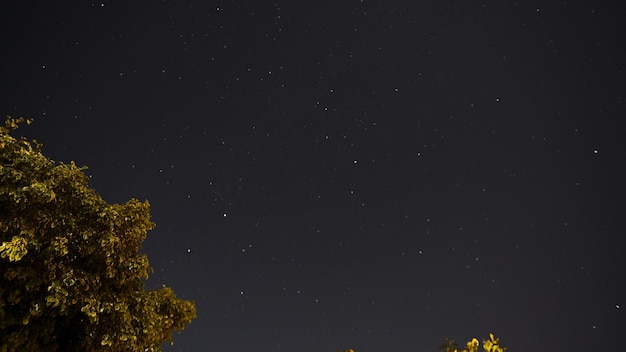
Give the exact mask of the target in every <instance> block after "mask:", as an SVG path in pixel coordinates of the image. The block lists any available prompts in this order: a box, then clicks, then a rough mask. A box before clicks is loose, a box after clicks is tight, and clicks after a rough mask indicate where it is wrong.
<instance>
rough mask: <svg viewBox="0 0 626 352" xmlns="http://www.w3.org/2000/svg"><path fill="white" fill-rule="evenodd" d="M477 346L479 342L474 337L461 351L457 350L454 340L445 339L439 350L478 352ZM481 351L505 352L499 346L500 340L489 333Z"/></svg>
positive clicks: (504, 348)
mask: <svg viewBox="0 0 626 352" xmlns="http://www.w3.org/2000/svg"><path fill="white" fill-rule="evenodd" d="M479 346H480V342H479V341H478V339H477V338H475V337H474V338H473V339H471V340H470V341H468V342H467V343H466V344H465V348H464V349H462V350H459V345H458V344H457V343H455V342H454V340H451V339H445V342H444V343H443V344H442V345H441V346H439V349H440V350H442V351H444V352H478V349H479ZM483 350H484V351H485V352H505V351H506V350H507V348H506V347H502V346H500V339H499V338H496V337H495V336H494V335H493V334H492V333H490V334H489V338H488V339H484V340H483Z"/></svg>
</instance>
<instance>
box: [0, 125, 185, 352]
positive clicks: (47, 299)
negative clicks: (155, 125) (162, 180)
mask: <svg viewBox="0 0 626 352" xmlns="http://www.w3.org/2000/svg"><path fill="white" fill-rule="evenodd" d="M23 122H26V123H30V121H26V120H24V119H21V118H20V119H13V118H10V117H7V120H6V122H5V125H4V126H0V162H1V163H0V351H2V352H5V351H7V352H8V351H160V350H161V348H160V346H161V343H162V342H163V341H172V331H173V330H177V331H181V330H182V329H183V328H184V326H185V324H188V323H190V322H191V320H192V319H193V318H195V316H196V310H195V305H194V303H193V302H191V301H185V300H181V299H178V298H177V297H176V296H175V295H174V292H173V291H172V290H171V289H170V288H167V287H165V286H163V288H161V289H159V290H155V291H146V290H145V288H144V285H143V281H142V279H144V278H147V277H148V272H150V271H152V268H151V267H150V265H149V263H148V259H147V257H146V255H144V254H141V253H139V250H140V248H141V244H142V242H143V240H144V239H145V237H146V233H147V232H148V231H149V230H151V229H152V228H153V227H154V224H153V223H152V222H151V221H150V206H149V204H148V202H147V201H144V202H140V201H138V200H136V199H131V200H129V201H128V202H127V203H125V204H113V205H109V204H107V203H106V202H105V201H104V200H103V199H102V198H101V197H100V195H99V194H98V193H96V191H94V190H93V189H92V188H90V187H89V186H88V179H87V176H86V175H85V174H84V172H83V170H84V168H80V167H77V166H76V165H75V164H74V163H73V162H72V163H70V164H64V163H55V162H53V161H52V160H50V159H48V158H47V157H46V156H44V155H43V154H42V153H41V148H40V145H39V144H37V142H36V141H28V140H26V139H24V138H21V139H16V138H14V137H13V136H12V135H11V132H12V131H13V130H15V129H16V128H18V126H19V124H20V123H23Z"/></svg>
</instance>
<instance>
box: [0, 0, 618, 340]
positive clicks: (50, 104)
mask: <svg viewBox="0 0 626 352" xmlns="http://www.w3.org/2000/svg"><path fill="white" fill-rule="evenodd" d="M42 3H43V2H39V1H19V2H17V1H15V2H11V3H10V4H7V3H4V2H3V4H2V5H0V29H1V32H0V37H1V38H2V39H1V40H2V50H1V52H0V82H1V83H2V88H1V92H0V93H1V94H0V110H1V112H2V114H5V115H7V114H9V115H13V116H15V117H17V116H25V117H34V118H36V123H35V125H34V126H31V127H28V128H25V129H23V130H21V131H23V132H22V133H25V134H27V135H28V136H29V137H31V138H35V139H38V140H40V141H41V142H43V143H44V152H45V153H46V154H47V155H48V156H49V157H51V158H52V159H54V160H57V161H64V162H69V161H71V160H75V161H76V162H77V163H78V164H80V165H87V166H89V170H88V173H89V174H90V175H92V179H91V184H92V186H93V187H94V188H95V189H96V190H97V191H98V192H100V193H101V194H102V195H103V197H104V198H105V200H107V201H108V202H111V203H118V202H125V201H126V200H128V199H130V198H133V197H135V198H139V199H141V200H143V199H148V200H149V201H150V202H151V204H152V215H153V220H154V221H155V222H156V224H157V228H156V229H155V230H153V231H152V232H150V233H149V234H148V238H147V240H146V242H145V244H144V250H145V252H146V253H147V254H148V256H149V258H150V262H151V264H152V266H153V267H154V268H155V273H154V274H153V275H152V276H151V277H150V279H149V280H148V282H147V286H148V287H150V288H154V287H159V286H160V285H161V284H163V283H165V284H167V285H168V286H171V287H173V288H174V290H175V291H176V292H177V294H178V295H179V296H180V297H182V298H185V299H192V300H194V301H195V302H196V304H197V308H198V318H197V319H196V320H195V321H194V322H193V323H192V324H191V325H189V326H188V327H187V329H186V330H185V331H184V332H183V333H182V334H181V335H175V345H174V346H173V347H169V346H167V347H166V348H165V350H166V351H224V352H229V351H249V350H254V351H259V352H270V351H271V352H276V351H294V350H297V351H302V352H320V351H336V350H337V349H338V348H354V349H355V350H356V351H357V352H368V351H369V352H388V351H397V350H403V351H436V350H437V346H438V345H439V344H440V343H441V342H442V340H443V338H444V337H452V338H456V339H458V340H461V342H464V341H467V340H468V339H470V338H471V337H473V336H478V337H484V336H486V335H487V334H488V333H489V332H491V331H492V332H494V333H495V334H496V335H497V336H500V337H501V338H502V340H503V342H504V343H505V345H508V346H509V347H510V350H511V351H531V350H536V351H550V350H552V351H599V350H603V349H604V350H607V349H609V348H611V349H615V347H617V346H623V345H624V341H623V332H624V331H625V329H626V284H625V281H626V280H625V279H626V259H625V257H624V256H625V255H626V250H625V245H626V240H625V237H624V236H625V234H626V224H625V223H624V216H625V214H626V205H625V202H624V196H625V195H626V168H625V167H624V160H626V138H625V136H626V128H625V125H626V124H625V123H624V118H626V106H625V101H624V97H625V93H626V84H625V82H626V81H625V73H624V69H625V66H626V40H625V38H624V36H623V35H620V34H619V33H626V31H625V29H626V28H624V27H626V25H625V24H624V23H625V22H624V15H625V14H624V12H623V11H621V10H620V8H619V6H618V4H619V2H615V4H613V5H612V4H610V2H603V1H600V2H598V1H572V2H569V1H568V2H565V1H563V2H561V1H558V2H557V1H551V2H546V1H516V2H512V1H481V2H479V1H463V2H461V1H456V2H452V1H430V0H425V1H408V0H404V1H393V0H391V1H382V0H381V1H374V0H360V1H359V0H352V1H347V0H334V1H324V0H322V1H291V2H282V1H277V2H272V1H256V0H255V1H253V0H248V1H105V2H94V3H91V2H86V1H73V2H71V1H69V2H46V4H42ZM547 3H549V4H547Z"/></svg>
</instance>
